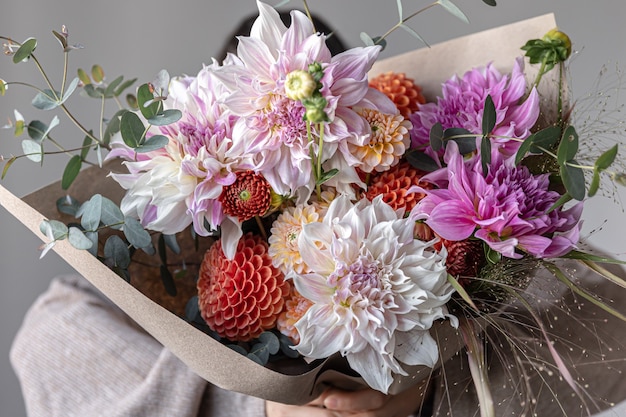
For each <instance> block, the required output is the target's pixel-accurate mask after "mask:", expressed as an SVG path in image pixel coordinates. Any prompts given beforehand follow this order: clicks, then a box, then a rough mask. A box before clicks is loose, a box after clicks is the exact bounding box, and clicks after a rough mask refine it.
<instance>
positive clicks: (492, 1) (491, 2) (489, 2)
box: [483, 0, 496, 7]
mask: <svg viewBox="0 0 626 417" xmlns="http://www.w3.org/2000/svg"><path fill="white" fill-rule="evenodd" d="M483 3H485V4H486V5H488V6H493V7H495V6H496V0H483Z"/></svg>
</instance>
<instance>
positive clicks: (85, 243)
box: [67, 227, 93, 250]
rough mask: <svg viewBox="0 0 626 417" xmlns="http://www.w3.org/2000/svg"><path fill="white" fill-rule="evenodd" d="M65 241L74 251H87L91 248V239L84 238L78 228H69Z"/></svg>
mask: <svg viewBox="0 0 626 417" xmlns="http://www.w3.org/2000/svg"><path fill="white" fill-rule="evenodd" d="M67 239H68V241H69V242H70V244H71V245H72V246H74V247H75V248H76V249H81V250H87V249H91V247H92V246H93V242H92V241H91V239H89V238H88V237H87V236H85V234H84V233H83V232H82V230H80V229H79V228H78V227H70V230H69V234H68V237H67Z"/></svg>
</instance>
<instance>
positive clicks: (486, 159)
mask: <svg viewBox="0 0 626 417" xmlns="http://www.w3.org/2000/svg"><path fill="white" fill-rule="evenodd" d="M480 163H481V166H482V169H483V175H487V173H488V171H489V164H490V163H491V140H490V139H489V137H488V136H483V138H482V140H481V141H480Z"/></svg>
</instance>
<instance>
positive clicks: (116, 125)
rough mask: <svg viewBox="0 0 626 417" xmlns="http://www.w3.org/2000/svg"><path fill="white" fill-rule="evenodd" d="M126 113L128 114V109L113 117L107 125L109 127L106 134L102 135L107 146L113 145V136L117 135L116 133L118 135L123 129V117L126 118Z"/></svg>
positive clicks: (105, 131)
mask: <svg viewBox="0 0 626 417" xmlns="http://www.w3.org/2000/svg"><path fill="white" fill-rule="evenodd" d="M125 113H128V110H126V109H122V110H118V111H117V112H116V113H115V114H114V115H113V117H111V120H109V123H107V127H106V129H105V130H104V134H103V135H102V142H103V143H104V144H105V145H108V144H109V143H111V138H112V137H113V135H115V134H116V133H118V132H119V131H120V128H121V124H122V121H121V120H122V116H124V114H125Z"/></svg>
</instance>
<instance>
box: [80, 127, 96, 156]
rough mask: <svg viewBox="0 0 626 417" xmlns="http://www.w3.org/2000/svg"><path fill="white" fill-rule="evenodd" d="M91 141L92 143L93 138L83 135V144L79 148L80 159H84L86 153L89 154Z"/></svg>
mask: <svg viewBox="0 0 626 417" xmlns="http://www.w3.org/2000/svg"><path fill="white" fill-rule="evenodd" d="M89 133H92V132H91V131H89ZM92 143H93V140H92V139H91V138H90V137H89V136H85V138H84V139H83V145H82V147H81V149H80V157H81V159H83V160H85V159H86V158H87V154H89V148H90V147H91V144H92Z"/></svg>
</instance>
